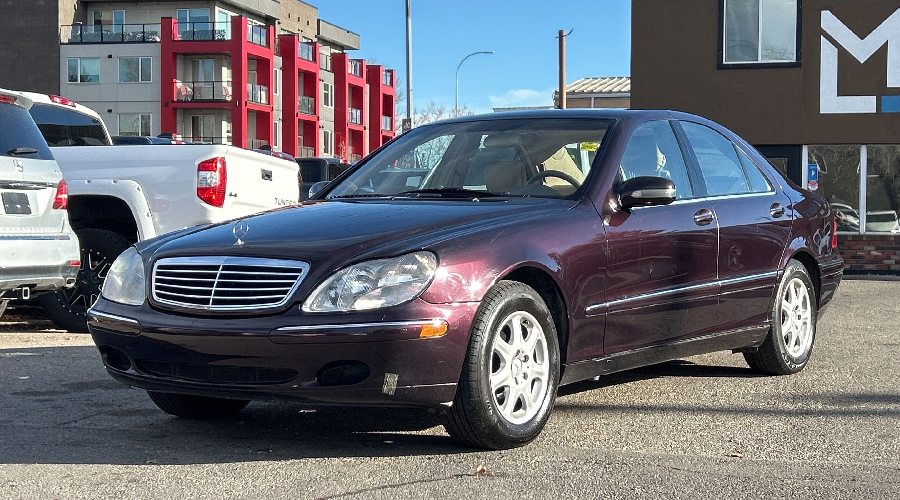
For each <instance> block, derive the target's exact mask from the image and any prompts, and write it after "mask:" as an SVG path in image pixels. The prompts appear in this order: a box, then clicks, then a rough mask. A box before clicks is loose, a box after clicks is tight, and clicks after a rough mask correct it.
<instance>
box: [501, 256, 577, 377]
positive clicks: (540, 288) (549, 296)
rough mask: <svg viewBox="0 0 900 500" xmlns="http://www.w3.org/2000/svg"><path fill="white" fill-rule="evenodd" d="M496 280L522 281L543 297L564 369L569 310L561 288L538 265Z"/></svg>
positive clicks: (518, 270) (561, 366)
mask: <svg viewBox="0 0 900 500" xmlns="http://www.w3.org/2000/svg"><path fill="white" fill-rule="evenodd" d="M497 280H498V281H499V280H507V281H518V282H519V283H524V284H526V285H528V286H530V287H531V288H534V290H535V291H536V292H537V293H538V295H540V296H541V298H542V299H544V303H546V304H547V307H548V308H549V309H550V315H551V316H552V317H553V323H554V326H555V327H556V336H557V340H558V341H559V356H560V368H561V369H564V368H563V367H564V366H565V364H566V358H567V354H568V341H569V312H568V306H567V305H566V300H565V296H564V295H563V293H562V289H561V288H560V287H559V284H558V283H557V282H556V280H555V279H553V276H552V275H550V273H548V272H547V271H545V270H544V269H541V268H539V267H535V266H522V267H518V268H516V269H513V270H511V271H509V272H508V273H506V274H505V275H503V276H501V277H499V278H498V279H497ZM560 377H562V373H560Z"/></svg>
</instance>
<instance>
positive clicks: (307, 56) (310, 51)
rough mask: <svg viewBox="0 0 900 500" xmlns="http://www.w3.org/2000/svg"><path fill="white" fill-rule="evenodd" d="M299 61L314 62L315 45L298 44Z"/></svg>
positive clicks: (307, 43)
mask: <svg viewBox="0 0 900 500" xmlns="http://www.w3.org/2000/svg"><path fill="white" fill-rule="evenodd" d="M300 59H303V60H304V61H310V62H316V45H315V44H313V43H309V42H300Z"/></svg>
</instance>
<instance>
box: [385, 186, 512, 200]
mask: <svg viewBox="0 0 900 500" xmlns="http://www.w3.org/2000/svg"><path fill="white" fill-rule="evenodd" d="M394 196H405V197H407V198H432V197H434V198H441V197H444V196H447V197H452V198H487V197H497V196H506V195H503V194H497V193H492V192H490V191H476V190H473V189H463V188H434V189H413V190H411V191H403V192H402V193H397V194H396V195H394Z"/></svg>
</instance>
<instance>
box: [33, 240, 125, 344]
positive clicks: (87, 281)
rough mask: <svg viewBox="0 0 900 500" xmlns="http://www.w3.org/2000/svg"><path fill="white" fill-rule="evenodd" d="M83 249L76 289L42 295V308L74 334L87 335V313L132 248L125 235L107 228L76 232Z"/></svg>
mask: <svg viewBox="0 0 900 500" xmlns="http://www.w3.org/2000/svg"><path fill="white" fill-rule="evenodd" d="M75 234H76V235H77V236H78V242H79V245H80V247H81V268H80V269H79V270H78V277H77V278H76V280H75V286H73V287H72V288H61V289H59V290H57V291H56V292H54V293H45V294H44V295H41V297H40V300H41V305H42V306H44V311H45V312H46V313H47V317H49V318H50V320H51V321H53V324H54V325H56V326H57V327H58V328H62V329H63V330H68V331H70V332H86V331H88V330H87V310H88V308H89V307H91V306H92V305H93V304H94V302H95V301H96V300H97V297H99V296H100V289H101V288H102V287H103V281H104V280H105V279H106V273H107V271H109V267H110V266H111V265H112V263H113V261H114V260H116V257H118V256H119V254H120V253H122V252H124V251H125V249H126V248H128V247H129V246H131V243H130V242H129V241H128V240H127V239H125V237H124V236H122V235H120V234H118V233H114V232H112V231H107V230H104V229H79V230H78V231H75Z"/></svg>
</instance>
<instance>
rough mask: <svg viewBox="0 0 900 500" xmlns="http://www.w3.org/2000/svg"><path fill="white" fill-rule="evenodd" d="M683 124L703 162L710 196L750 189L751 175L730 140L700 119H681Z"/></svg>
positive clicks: (702, 165)
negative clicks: (685, 120) (692, 120)
mask: <svg viewBox="0 0 900 500" xmlns="http://www.w3.org/2000/svg"><path fill="white" fill-rule="evenodd" d="M681 126H682V128H683V129H684V133H685V135H686V136H687V138H688V142H689V143H690V144H691V149H693V150H694V156H696V157H697V163H699V164H700V171H701V172H702V173H703V180H704V181H706V193H707V194H708V195H709V196H721V195H726V194H740V193H749V192H750V186H749V184H748V182H747V175H746V174H745V173H744V168H743V167H742V166H741V161H740V160H739V159H738V156H737V152H736V151H735V147H734V144H733V143H732V142H731V141H730V140H728V139H727V138H726V137H725V136H724V135H722V134H720V133H718V132H716V131H715V130H713V129H711V128H709V127H707V126H705V125H700V124H699V123H692V122H681Z"/></svg>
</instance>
